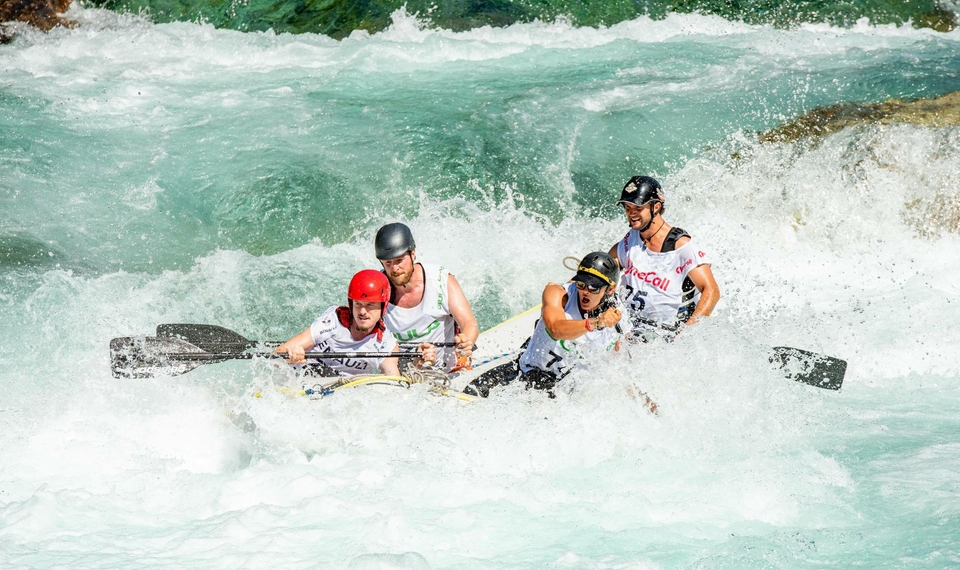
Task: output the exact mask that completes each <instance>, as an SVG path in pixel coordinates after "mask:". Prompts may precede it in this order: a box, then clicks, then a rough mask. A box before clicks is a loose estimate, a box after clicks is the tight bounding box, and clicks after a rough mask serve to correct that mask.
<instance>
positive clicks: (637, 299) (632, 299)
mask: <svg viewBox="0 0 960 570" xmlns="http://www.w3.org/2000/svg"><path fill="white" fill-rule="evenodd" d="M623 288H624V289H626V294H625V295H624V303H626V304H627V305H628V306H629V307H630V310H632V311H633V312H635V313H639V312H640V311H642V310H643V307H644V306H646V304H647V301H646V299H644V298H643V296H644V293H645V292H644V291H637V292H634V289H633V287H631V286H629V285H624V286H623Z"/></svg>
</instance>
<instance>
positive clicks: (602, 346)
mask: <svg viewBox="0 0 960 570" xmlns="http://www.w3.org/2000/svg"><path fill="white" fill-rule="evenodd" d="M563 312H564V313H565V314H566V315H567V319H568V320H579V319H583V316H582V315H581V314H580V300H579V298H578V296H577V284H576V283H570V284H569V285H567V303H566V304H565V305H564V306H563ZM619 338H620V333H618V332H617V330H616V328H615V327H607V328H605V329H600V330H593V331H589V332H587V333H586V334H584V335H583V336H581V337H580V338H578V339H576V340H556V339H554V338H553V337H551V336H550V333H549V332H547V327H546V325H544V324H543V318H542V317H541V318H540V320H539V321H537V326H536V327H535V328H534V330H533V336H532V337H530V344H528V345H527V349H526V351H525V352H524V353H523V355H521V356H520V370H522V371H523V372H529V371H530V370H531V369H533V368H539V369H540V370H543V371H544V372H550V373H551V374H553V375H555V376H556V377H557V378H563V377H564V376H566V375H567V373H568V372H570V369H571V367H572V366H573V365H574V364H575V361H576V359H578V358H579V357H580V354H581V353H582V352H583V351H594V352H599V351H606V350H610V349H612V348H613V347H614V346H615V345H616V344H617V340H619Z"/></svg>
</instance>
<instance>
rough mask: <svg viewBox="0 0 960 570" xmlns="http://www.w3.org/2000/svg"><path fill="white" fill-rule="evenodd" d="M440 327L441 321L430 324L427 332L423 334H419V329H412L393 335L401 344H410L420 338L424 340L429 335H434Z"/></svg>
mask: <svg viewBox="0 0 960 570" xmlns="http://www.w3.org/2000/svg"><path fill="white" fill-rule="evenodd" d="M439 326H440V321H433V322H432V323H430V326H428V327H427V330H425V331H423V332H422V333H420V332H417V329H410V330H408V331H406V332H399V333H393V336H394V338H396V339H397V340H398V341H400V342H410V341H413V340H416V339H418V338H423V337H425V336H427V335H428V334H430V333H432V332H433V331H435V330H436V329H437V327H439Z"/></svg>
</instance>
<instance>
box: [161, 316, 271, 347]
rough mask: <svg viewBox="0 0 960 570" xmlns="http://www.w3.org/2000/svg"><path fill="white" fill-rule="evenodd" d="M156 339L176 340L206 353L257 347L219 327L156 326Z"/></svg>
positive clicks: (253, 343)
mask: <svg viewBox="0 0 960 570" xmlns="http://www.w3.org/2000/svg"><path fill="white" fill-rule="evenodd" d="M157 337H158V338H178V339H180V340H185V341H187V342H189V343H190V344H192V345H194V346H195V347H197V348H200V349H201V350H206V351H208V352H237V351H241V350H245V349H248V348H253V347H254V346H256V345H257V343H256V341H253V340H249V339H247V338H244V337H243V336H241V335H239V334H237V333H235V332H233V331H232V330H230V329H226V328H223V327H221V326H219V325H197V324H191V323H177V324H166V325H157Z"/></svg>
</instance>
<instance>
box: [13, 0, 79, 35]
mask: <svg viewBox="0 0 960 570" xmlns="http://www.w3.org/2000/svg"><path fill="white" fill-rule="evenodd" d="M70 2H72V0H2V1H0V43H6V42H9V41H10V40H12V39H13V36H14V32H15V29H16V27H15V26H12V25H10V24H9V23H10V22H25V23H26V24H29V25H31V26H33V27H35V28H38V29H40V30H43V31H44V32H49V31H50V30H52V29H53V28H54V27H56V26H67V27H72V26H73V25H74V22H72V21H70V20H67V19H65V18H62V17H61V16H60V14H62V13H64V12H66V11H67V8H69V7H70ZM4 23H5V24H6V25H4Z"/></svg>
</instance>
